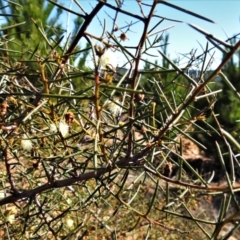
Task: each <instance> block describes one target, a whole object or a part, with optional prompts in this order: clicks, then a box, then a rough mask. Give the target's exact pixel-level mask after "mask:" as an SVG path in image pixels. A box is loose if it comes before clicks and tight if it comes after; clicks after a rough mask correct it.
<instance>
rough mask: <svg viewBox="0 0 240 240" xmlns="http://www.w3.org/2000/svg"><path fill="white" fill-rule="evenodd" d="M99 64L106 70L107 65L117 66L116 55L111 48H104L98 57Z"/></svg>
mask: <svg viewBox="0 0 240 240" xmlns="http://www.w3.org/2000/svg"><path fill="white" fill-rule="evenodd" d="M100 65H101V67H102V68H103V69H105V70H107V69H108V68H109V66H111V68H113V69H115V68H116V67H117V62H116V56H114V52H113V51H111V50H106V51H105V52H104V54H103V55H102V56H101V58H100Z"/></svg>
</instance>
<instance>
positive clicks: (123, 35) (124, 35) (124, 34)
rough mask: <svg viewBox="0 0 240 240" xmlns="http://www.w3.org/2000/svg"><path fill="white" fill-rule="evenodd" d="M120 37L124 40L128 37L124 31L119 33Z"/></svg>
mask: <svg viewBox="0 0 240 240" xmlns="http://www.w3.org/2000/svg"><path fill="white" fill-rule="evenodd" d="M120 38H121V40H122V41H126V40H127V39H128V37H127V35H126V33H121V35H120Z"/></svg>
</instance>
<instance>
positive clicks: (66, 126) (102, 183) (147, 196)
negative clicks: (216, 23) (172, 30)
mask: <svg viewBox="0 0 240 240" xmlns="http://www.w3.org/2000/svg"><path fill="white" fill-rule="evenodd" d="M75 2H76V3H77V6H78V7H79V9H78V10H75V9H74V10H73V9H68V8H66V7H65V6H63V5H61V3H60V2H58V1H52V0H49V1H41V0H39V1H34V4H33V1H30V0H19V1H16V2H12V1H0V7H1V10H2V13H1V15H2V17H4V18H5V20H6V21H5V22H4V24H3V25H2V26H1V51H0V75H1V79H0V91H1V93H0V97H1V106H0V110H1V111H0V119H1V120H0V126H1V131H0V153H1V162H0V165H1V169H2V171H1V173H0V179H1V187H0V205H1V208H0V237H1V239H169V240H170V239H194V240H197V239H199V240H203V239H222V240H223V239H237V238H234V236H237V235H238V234H239V233H238V230H237V229H238V227H239V225H240V222H239V203H238V202H239V196H238V190H239V188H240V184H239V181H238V179H239V161H238V158H239V151H240V146H239V144H238V134H239V126H238V121H239V112H238V105H239V93H238V87H239V81H238V80H239V73H240V72H239V66H240V64H239V59H240V58H239V54H240V51H239V46H240V42H239V41H238V35H236V36H234V37H232V38H230V39H228V40H227V41H223V40H219V39H217V38H215V37H214V36H212V35H210V36H209V34H208V33H206V32H204V30H200V29H199V28H198V27H195V26H192V25H190V27H193V28H195V30H196V31H201V33H202V34H203V35H205V36H206V37H207V38H208V40H209V44H210V43H211V44H212V45H213V47H214V48H216V50H218V51H221V52H222V54H223V59H222V62H221V63H220V65H219V66H218V67H217V68H216V69H215V70H214V71H209V70H208V69H209V68H208V66H209V64H210V63H211V59H210V60H207V55H208V53H209V49H210V47H209V44H207V45H206V47H205V50H203V52H202V54H201V56H195V54H194V53H193V54H192V55H191V57H190V58H188V61H187V64H186V66H185V67H184V68H183V67H180V66H179V62H178V61H177V60H175V59H170V58H169V56H168V53H167V44H168V39H169V37H170V36H169V35H167V34H165V33H164V31H165V30H161V23H162V22H163V21H166V19H163V18H162V17H160V16H157V15H154V11H155V10H156V8H157V7H158V6H159V5H161V4H167V5H168V6H169V7H171V8H174V9H177V10H178V11H181V12H184V13H186V14H190V15H192V16H195V17H196V18H201V19H202V20H204V21H208V22H212V20H211V19H208V18H206V17H204V16H200V15H198V14H197V13H193V12H190V11H187V10H186V9H183V8H180V7H177V6H175V5H172V4H170V3H168V2H165V1H152V2H151V3H150V2H149V1H148V2H147V4H146V3H144V2H142V1H138V5H139V8H140V9H141V10H142V15H135V14H134V13H133V12H130V11H129V12H127V11H125V10H123V9H122V7H123V3H124V1H122V2H120V1H115V2H114V1H111V2H110V3H108V2H105V1H98V2H96V6H94V7H93V8H92V10H91V12H89V13H86V11H85V10H84V8H83V7H82V6H81V4H80V1H79V2H78V1H75ZM143 7H144V11H143ZM109 9H111V10H113V12H114V15H113V16H111V19H112V22H111V28H110V30H109V29H106V25H105V21H104V20H101V19H99V18H98V15H97V14H98V13H99V11H100V10H106V11H107V10H109ZM63 13H68V14H71V15H73V16H75V20H74V24H75V25H74V27H73V28H72V34H71V35H69V34H67V36H66V35H65V37H64V35H63V34H65V33H66V30H64V29H62V23H61V22H59V21H58V20H60V19H61V16H62V14H63ZM120 14H124V15H126V16H128V17H130V18H132V19H133V20H137V21H140V22H142V24H143V28H142V32H141V33H139V35H137V36H136V37H137V38H138V40H139V42H138V44H137V45H136V46H131V47H129V46H127V45H126V44H125V40H126V39H127V37H128V34H129V32H130V31H131V26H132V25H131V24H128V25H127V26H125V27H124V28H119V27H118V18H119V15H120ZM155 18H158V19H159V21H158V22H157V23H155V25H153V27H152V28H150V24H151V23H152V21H153V19H155ZM96 19H97V20H98V21H99V23H100V25H101V26H102V35H101V36H96V35H95V33H91V32H88V27H89V25H91V24H92V23H93V21H94V20H96ZM123 29H124V30H123ZM126 29H127V30H126ZM125 30H126V31H125ZM83 39H85V42H84V41H83ZM86 42H87V44H86ZM153 49H156V55H158V56H160V57H161V59H162V60H161V61H159V62H158V61H152V60H151V57H149V55H151V54H150V53H149V51H150V50H153ZM117 54H122V58H123V59H124V63H123V66H116V65H114V58H115V56H116V55H117ZM234 55H235V57H236V58H237V62H236V61H233V56H234ZM87 59H91V61H92V63H91V64H89V65H87V64H86V62H87ZM141 61H143V62H144V64H145V66H144V68H143V69H141V67H140V62H141ZM195 61H198V64H199V62H200V66H201V68H200V71H199V75H197V76H192V75H191V74H190V72H189V70H190V69H191V66H192V65H193V64H194V62H195ZM226 109H228V111H226Z"/></svg>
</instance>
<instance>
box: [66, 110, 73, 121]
mask: <svg viewBox="0 0 240 240" xmlns="http://www.w3.org/2000/svg"><path fill="white" fill-rule="evenodd" d="M65 121H66V123H67V124H72V123H73V121H74V114H73V113H72V112H67V113H66V114H65Z"/></svg>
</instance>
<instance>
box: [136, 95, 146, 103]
mask: <svg viewBox="0 0 240 240" xmlns="http://www.w3.org/2000/svg"><path fill="white" fill-rule="evenodd" d="M144 98H145V95H144V94H143V93H137V94H136V95H135V101H136V102H141V101H143V100H144Z"/></svg>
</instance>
